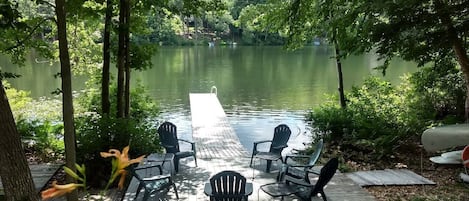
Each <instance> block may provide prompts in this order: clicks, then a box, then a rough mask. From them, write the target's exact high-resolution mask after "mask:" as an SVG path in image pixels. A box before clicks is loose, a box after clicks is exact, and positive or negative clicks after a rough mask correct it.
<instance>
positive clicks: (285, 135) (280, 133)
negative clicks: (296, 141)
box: [249, 124, 291, 172]
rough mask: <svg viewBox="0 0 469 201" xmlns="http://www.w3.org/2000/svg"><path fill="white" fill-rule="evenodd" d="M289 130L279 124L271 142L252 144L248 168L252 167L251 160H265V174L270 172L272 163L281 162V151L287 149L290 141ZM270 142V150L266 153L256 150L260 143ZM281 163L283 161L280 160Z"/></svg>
mask: <svg viewBox="0 0 469 201" xmlns="http://www.w3.org/2000/svg"><path fill="white" fill-rule="evenodd" d="M290 135H291V130H290V128H289V127H288V126H287V125H285V124H280V125H278V126H277V127H275V129H274V137H273V138H272V140H263V141H257V142H254V147H253V150H252V156H251V162H250V163H249V167H252V160H253V158H260V159H264V160H267V167H266V172H270V166H271V165H272V161H277V160H279V159H280V160H282V151H283V149H284V148H286V147H288V145H287V143H288V140H289V139H290ZM268 142H270V148H269V151H268V152H262V151H259V150H258V147H257V146H258V145H259V144H262V143H268ZM282 162H283V160H282Z"/></svg>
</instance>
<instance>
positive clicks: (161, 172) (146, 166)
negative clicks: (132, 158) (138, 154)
mask: <svg viewBox="0 0 469 201" xmlns="http://www.w3.org/2000/svg"><path fill="white" fill-rule="evenodd" d="M155 167H157V168H158V169H159V170H160V174H163V169H162V168H161V165H160V164H157V165H144V166H138V167H135V168H134V170H135V171H137V170H146V169H151V168H155Z"/></svg>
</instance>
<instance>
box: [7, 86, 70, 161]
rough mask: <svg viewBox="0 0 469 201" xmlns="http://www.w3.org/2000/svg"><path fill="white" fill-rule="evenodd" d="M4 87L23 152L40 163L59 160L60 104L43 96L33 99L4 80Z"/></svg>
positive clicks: (60, 140) (61, 143) (60, 156)
mask: <svg viewBox="0 0 469 201" xmlns="http://www.w3.org/2000/svg"><path fill="white" fill-rule="evenodd" d="M4 86H5V88H6V94H7V97H8V100H9V103H10V107H11V110H12V112H13V116H14V118H15V121H16V126H17V129H18V132H19V134H20V135H21V139H22V141H23V147H24V148H25V149H26V152H27V153H28V154H29V153H32V154H34V155H35V156H36V157H37V158H36V160H39V161H42V162H49V161H53V160H58V159H63V156H64V143H63V124H62V123H61V122H62V120H61V116H62V115H61V111H62V109H61V107H62V104H61V102H60V101H59V100H55V99H51V98H45V97H42V98H39V99H33V98H31V97H30V92H28V91H23V90H17V89H15V88H12V87H11V86H10V84H9V83H7V82H5V81H4Z"/></svg>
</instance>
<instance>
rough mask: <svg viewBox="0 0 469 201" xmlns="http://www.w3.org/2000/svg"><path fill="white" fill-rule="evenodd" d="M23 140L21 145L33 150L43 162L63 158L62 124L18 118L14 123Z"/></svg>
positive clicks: (30, 150)
mask: <svg viewBox="0 0 469 201" xmlns="http://www.w3.org/2000/svg"><path fill="white" fill-rule="evenodd" d="M16 127H17V129H18V132H19V133H20V135H21V138H22V141H23V142H24V145H23V147H25V148H26V149H28V150H29V152H33V153H34V154H35V155H36V156H37V157H39V158H38V159H39V160H41V161H43V162H49V161H52V160H58V159H63V157H64V149H65V147H64V142H63V124H62V123H52V122H50V121H49V120H33V121H28V120H26V119H20V120H19V121H17V123H16Z"/></svg>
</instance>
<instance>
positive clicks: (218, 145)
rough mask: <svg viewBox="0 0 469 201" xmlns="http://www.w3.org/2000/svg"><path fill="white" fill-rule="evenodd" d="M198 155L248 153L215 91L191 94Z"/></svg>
mask: <svg viewBox="0 0 469 201" xmlns="http://www.w3.org/2000/svg"><path fill="white" fill-rule="evenodd" d="M189 100H190V107H191V117H192V135H193V138H194V141H195V142H196V148H197V158H201V159H202V158H206V159H210V158H236V157H248V156H249V154H248V153H247V150H245V148H244V147H243V146H242V145H241V142H240V141H239V139H238V136H237V135H236V133H235V132H234V129H233V128H232V127H231V124H230V123H229V122H228V119H227V117H226V114H225V111H224V110H223V107H222V106H221V104H220V101H219V100H218V98H217V96H216V94H214V93H190V94H189Z"/></svg>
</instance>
